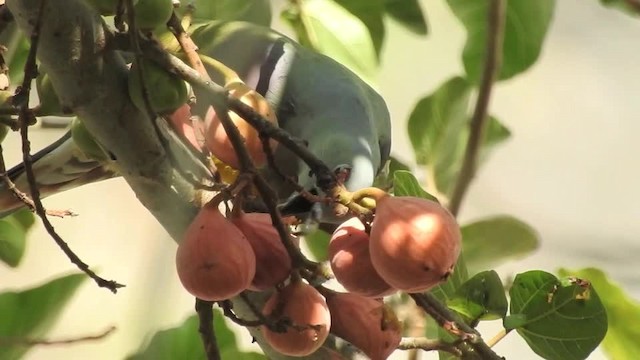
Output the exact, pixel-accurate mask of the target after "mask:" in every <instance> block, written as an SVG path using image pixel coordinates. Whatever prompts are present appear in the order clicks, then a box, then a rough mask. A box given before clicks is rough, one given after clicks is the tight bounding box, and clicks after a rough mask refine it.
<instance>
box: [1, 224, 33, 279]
mask: <svg viewBox="0 0 640 360" xmlns="http://www.w3.org/2000/svg"><path fill="white" fill-rule="evenodd" d="M26 244H27V236H26V232H25V230H24V228H23V227H22V225H21V224H20V223H19V222H18V221H16V220H15V219H14V218H12V217H11V216H8V217H6V218H4V219H0V260H1V261H3V262H4V263H6V264H7V265H9V266H11V267H16V266H18V265H19V264H20V260H22V256H23V255H24V250H25V248H26Z"/></svg>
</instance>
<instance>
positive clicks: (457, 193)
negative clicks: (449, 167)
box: [449, 0, 506, 216]
mask: <svg viewBox="0 0 640 360" xmlns="http://www.w3.org/2000/svg"><path fill="white" fill-rule="evenodd" d="M505 7H506V6H505V0H491V4H490V6H489V13H488V23H489V24H488V25H489V26H488V29H487V46H486V50H485V51H486V53H485V61H484V70H483V71H482V78H481V82H480V89H479V91H478V99H477V100H476V106H475V110H474V112H473V116H472V118H471V124H470V131H469V140H468V141H467V148H466V150H465V153H464V159H463V162H462V167H461V168H460V174H459V175H458V179H457V181H456V185H455V188H454V190H453V194H452V195H451V201H450V203H449V210H450V211H451V213H452V214H453V215H454V216H455V215H458V212H459V211H460V206H461V205H462V200H463V199H464V196H465V194H466V192H467V190H468V188H469V185H470V184H471V181H472V180H473V178H474V176H475V175H476V171H477V166H478V157H479V153H480V147H481V146H482V142H483V141H484V134H485V130H486V127H487V120H488V119H489V116H488V114H487V110H488V108H489V100H490V99H491V90H492V88H493V83H494V82H495V80H496V77H497V76H498V73H499V72H500V66H501V64H502V44H503V40H504V23H505Z"/></svg>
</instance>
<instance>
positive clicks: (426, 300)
mask: <svg viewBox="0 0 640 360" xmlns="http://www.w3.org/2000/svg"><path fill="white" fill-rule="evenodd" d="M409 296H411V298H412V299H413V300H414V301H415V302H416V304H417V305H418V306H420V307H421V308H422V309H423V310H424V311H425V312H426V313H427V314H429V315H430V316H431V317H432V318H433V319H434V320H435V321H436V322H437V323H438V325H440V326H441V327H442V328H444V329H445V330H447V331H449V332H450V333H451V334H453V335H455V336H457V337H459V338H460V339H461V340H463V341H464V342H466V343H468V344H469V345H470V346H471V347H472V348H473V349H474V350H475V352H477V354H478V355H480V357H481V358H482V359H487V360H503V358H502V357H500V356H499V355H498V354H496V353H495V352H494V351H493V350H491V348H490V347H489V346H487V344H486V343H485V342H484V341H483V340H482V337H481V336H480V334H479V333H478V332H477V331H476V330H475V329H473V328H472V327H470V326H469V325H467V324H466V323H465V322H464V321H462V320H460V319H459V318H458V316H456V315H454V314H453V313H452V312H451V311H450V310H449V309H448V308H447V307H446V306H445V305H443V304H442V303H441V302H440V301H438V299H436V298H435V297H434V296H433V295H431V294H429V293H425V294H409Z"/></svg>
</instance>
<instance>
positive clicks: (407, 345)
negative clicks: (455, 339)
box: [398, 337, 462, 357]
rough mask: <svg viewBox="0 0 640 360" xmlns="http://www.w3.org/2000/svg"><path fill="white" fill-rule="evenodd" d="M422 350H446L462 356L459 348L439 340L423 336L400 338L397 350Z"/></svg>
mask: <svg viewBox="0 0 640 360" xmlns="http://www.w3.org/2000/svg"><path fill="white" fill-rule="evenodd" d="M414 349H418V350H424V351H446V352H448V353H450V354H453V355H455V356H457V357H460V356H462V352H461V351H460V349H458V348H457V347H455V346H454V345H453V344H449V343H446V342H442V341H440V340H433V339H427V338H423V337H404V338H402V340H400V345H398V350H414Z"/></svg>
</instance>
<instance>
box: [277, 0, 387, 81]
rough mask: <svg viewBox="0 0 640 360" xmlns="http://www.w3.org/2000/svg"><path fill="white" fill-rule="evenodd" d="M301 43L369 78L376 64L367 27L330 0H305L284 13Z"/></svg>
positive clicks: (285, 18) (368, 79)
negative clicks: (297, 6)
mask: <svg viewBox="0 0 640 360" xmlns="http://www.w3.org/2000/svg"><path fill="white" fill-rule="evenodd" d="M283 19H284V20H286V21H288V22H289V23H290V24H291V26H292V27H293V29H294V30H295V31H296V33H297V35H298V40H299V41H300V43H301V44H303V45H305V46H308V47H311V48H314V49H316V50H317V51H319V52H321V53H323V54H325V55H327V56H330V57H332V58H333V59H335V60H336V61H338V62H340V63H341V64H343V65H345V66H346V67H348V68H349V69H351V71H353V72H355V73H356V74H358V75H359V76H360V77H361V78H362V79H364V80H366V81H368V82H371V80H372V77H373V74H374V73H375V71H376V67H377V57H376V52H375V47H374V46H373V42H372V41H371V36H370V35H369V30H368V29H367V27H366V26H365V25H364V24H363V23H362V21H360V19H358V18H357V17H355V16H354V15H352V14H351V13H350V12H348V11H347V10H345V9H344V8H343V7H341V6H340V5H338V4H336V3H335V2H333V1H331V0H305V1H304V2H302V5H301V9H300V11H298V9H296V8H293V7H292V8H290V9H288V10H286V11H285V12H284V13H283Z"/></svg>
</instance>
